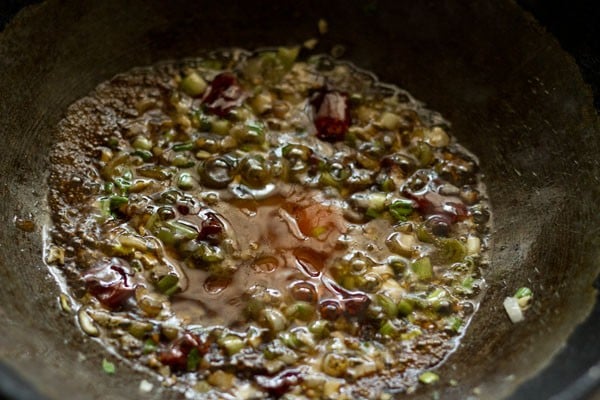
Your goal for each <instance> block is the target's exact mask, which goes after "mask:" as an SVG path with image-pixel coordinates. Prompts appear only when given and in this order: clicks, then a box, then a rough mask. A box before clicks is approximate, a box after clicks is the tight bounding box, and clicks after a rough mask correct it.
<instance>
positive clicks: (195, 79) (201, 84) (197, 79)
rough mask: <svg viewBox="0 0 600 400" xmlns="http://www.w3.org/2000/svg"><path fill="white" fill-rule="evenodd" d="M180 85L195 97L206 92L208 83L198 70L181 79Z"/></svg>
mask: <svg viewBox="0 0 600 400" xmlns="http://www.w3.org/2000/svg"><path fill="white" fill-rule="evenodd" d="M179 87H180V88H181V90H183V91H184V92H185V93H186V94H187V95H189V96H192V97H195V96H199V95H201V94H202V93H204V91H205V90H206V88H207V87H208V85H207V83H206V81H205V80H204V79H202V77H201V76H200V75H198V74H197V73H196V72H192V73H191V74H189V75H187V76H186V77H185V78H183V79H182V80H181V83H180V84H179Z"/></svg>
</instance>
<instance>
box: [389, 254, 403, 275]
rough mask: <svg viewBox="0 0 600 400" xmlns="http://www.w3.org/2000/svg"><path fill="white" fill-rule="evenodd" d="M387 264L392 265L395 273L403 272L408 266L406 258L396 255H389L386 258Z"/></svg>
mask: <svg viewBox="0 0 600 400" xmlns="http://www.w3.org/2000/svg"><path fill="white" fill-rule="evenodd" d="M388 264H389V265H390V267H392V269H393V270H394V272H395V273H396V274H401V273H403V272H404V271H405V270H406V268H407V267H408V262H407V261H406V259H405V258H402V257H398V256H392V257H390V258H389V259H388Z"/></svg>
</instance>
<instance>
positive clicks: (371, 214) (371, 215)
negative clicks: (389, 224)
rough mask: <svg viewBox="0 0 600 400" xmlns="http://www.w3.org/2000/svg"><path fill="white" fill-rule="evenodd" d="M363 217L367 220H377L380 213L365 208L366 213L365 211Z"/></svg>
mask: <svg viewBox="0 0 600 400" xmlns="http://www.w3.org/2000/svg"><path fill="white" fill-rule="evenodd" d="M365 215H366V216H367V217H369V218H377V217H379V216H380V215H381V211H377V210H376V209H374V208H371V207H369V208H367V211H365Z"/></svg>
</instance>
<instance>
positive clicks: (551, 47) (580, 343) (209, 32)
mask: <svg viewBox="0 0 600 400" xmlns="http://www.w3.org/2000/svg"><path fill="white" fill-rule="evenodd" d="M319 18H326V19H327V20H328V21H329V33H328V34H327V35H326V37H325V38H324V40H323V41H322V44H321V46H322V48H323V49H324V50H326V49H329V48H330V47H331V45H333V44H338V43H341V44H343V45H344V46H345V47H346V48H347V52H346V54H345V56H344V57H345V58H347V59H350V60H351V61H353V62H354V63H355V64H357V65H358V66H360V67H362V68H366V69H369V70H372V71H374V72H376V73H377V74H378V75H379V76H380V77H381V79H382V80H384V81H388V82H394V83H397V84H398V85H399V86H401V87H404V88H406V89H408V90H409V91H410V92H411V93H413V94H414V95H415V97H417V98H418V99H421V100H423V101H425V102H426V103H428V105H429V107H430V108H432V109H435V110H438V111H440V112H441V113H442V114H443V115H444V116H445V117H447V118H448V119H449V120H450V121H452V122H453V130H454V133H455V134H456V135H457V136H458V137H459V140H460V141H461V142H462V143H463V144H464V145H466V146H467V147H468V148H469V149H470V150H472V151H473V152H474V153H475V154H477V155H478V156H479V157H480V160H481V165H482V169H483V172H484V173H485V175H486V182H487V184H488V188H489V194H490V197H491V201H492V206H493V209H494V221H495V242H494V248H493V253H492V257H493V262H492V266H491V267H490V268H489V269H488V270H487V271H486V279H487V281H488V283H489V286H490V289H489V292H488V294H487V296H486V298H485V300H484V303H483V304H482V308H481V310H480V312H479V313H478V314H477V315H476V317H475V319H474V321H473V323H472V324H471V326H470V327H469V329H468V331H467V334H466V335H465V338H464V341H463V345H462V346H461V347H460V348H459V350H458V351H457V352H455V353H454V354H453V355H452V356H451V357H450V358H449V360H448V362H447V363H446V364H444V365H443V366H442V367H441V368H440V371H439V373H440V375H441V376H442V377H443V379H442V381H443V383H442V384H440V385H438V386H434V387H433V388H432V387H425V388H421V389H420V390H419V391H417V392H416V393H415V394H413V395H412V396H411V397H415V398H430V397H431V394H432V391H438V392H441V393H443V398H457V399H458V398H465V397H467V396H469V395H473V394H477V395H478V396H479V397H481V398H490V399H495V398H500V397H506V396H510V395H511V393H513V392H514V391H515V390H516V389H517V388H518V387H519V386H520V388H519V389H518V391H517V392H514V395H513V398H530V397H528V396H530V395H531V393H535V395H536V396H537V397H538V398H548V397H550V396H552V395H554V394H557V393H558V392H561V391H563V389H564V388H566V387H568V386H569V385H570V384H572V383H573V382H574V381H575V379H576V378H577V377H578V376H580V375H582V374H583V373H584V372H585V370H586V369H587V368H589V367H591V365H593V364H594V363H595V362H597V361H598V359H599V358H598V357H599V356H600V354H599V353H600V351H599V349H598V345H597V344H595V343H594V342H593V341H592V342H586V341H585V340H586V339H579V340H577V339H575V340H574V339H573V337H575V338H588V339H589V338H594V336H590V335H593V334H594V332H597V331H598V329H599V326H598V318H597V313H596V314H593V316H594V319H588V320H587V321H586V322H585V324H584V325H582V326H581V327H580V328H579V329H578V330H577V332H576V333H575V336H573V337H572V338H571V339H570V340H569V342H567V339H568V337H569V336H570V335H571V334H572V332H573V330H574V329H575V327H576V326H577V324H578V323H580V322H581V321H583V320H585V319H586V317H587V316H588V315H589V314H590V311H591V310H592V309H593V306H594V300H595V290H594V289H593V287H592V283H593V281H594V278H595V277H596V276H597V275H598V270H599V263H598V260H600V258H599V249H600V243H599V242H598V240H599V239H598V228H597V227H598V226H600V225H599V224H598V223H599V222H600V221H599V219H600V212H599V211H600V209H599V206H598V202H597V199H599V198H600V193H599V189H600V185H599V184H598V182H599V181H598V177H599V176H600V172H599V166H598V156H597V154H598V151H599V150H600V127H599V125H598V118H597V114H596V112H595V110H594V108H593V106H592V99H591V94H590V93H589V91H588V89H587V88H586V86H585V85H584V83H583V81H582V80H581V77H580V75H579V72H578V70H577V67H576V66H575V64H574V63H573V61H572V60H571V58H570V57H569V56H568V55H566V54H565V53H564V52H563V51H562V50H561V49H560V47H559V46H558V44H557V43H556V41H555V40H554V39H553V38H552V37H551V36H550V35H548V34H546V33H545V32H544V31H543V30H542V29H540V28H539V26H538V25H537V23H535V21H533V20H532V19H531V18H529V17H528V16H527V15H525V14H524V13H523V12H522V11H521V10H520V9H519V8H518V7H517V6H516V5H515V4H513V3H512V2H510V1H496V2H489V3H488V2H477V1H469V2H454V1H438V2H410V1H389V2H387V1H379V2H375V3H368V4H367V6H365V5H364V4H362V3H360V4H359V3H357V5H354V4H348V2H344V1H331V2H328V4H327V6H326V7H324V6H323V4H322V3H321V2H317V1H307V2H304V3H302V4H298V3H297V2H289V3H288V2H270V3H268V2H256V1H255V2H252V3H248V4H246V3H244V4H239V3H238V4H236V3H235V2H228V1H221V2H218V3H214V2H183V1H171V2H161V1H129V2H120V1H102V2H95V1H91V0H90V1H66V0H63V1H48V2H46V3H44V4H42V5H37V6H33V7H31V8H29V9H26V10H24V11H23V12H22V13H20V14H19V15H18V16H17V18H16V19H15V20H13V21H12V22H11V23H10V24H9V26H8V27H7V29H6V30H5V32H3V33H2V35H1V36H0V76H1V77H2V79H1V80H0V93H1V94H2V96H1V97H0V130H1V135H2V144H3V146H2V147H1V148H0V198H1V199H2V202H0V222H1V223H2V226H3V227H5V228H4V229H3V230H0V279H1V281H2V282H3V284H2V289H1V290H0V321H2V327H3V328H2V335H0V357H1V359H2V361H3V362H4V363H5V364H6V365H7V366H10V367H11V369H13V370H14V371H17V372H18V373H19V374H20V375H21V376H22V377H23V378H24V379H25V380H27V381H28V382H30V383H31V385H32V386H33V387H34V388H35V389H36V390H37V391H39V392H40V393H44V394H45V395H46V396H48V397H49V398H55V399H63V398H78V399H94V398H102V399H104V398H111V399H135V398H155V399H159V398H161V399H170V398H182V395H181V394H178V393H174V392H172V391H167V390H164V391H163V390H162V389H161V390H154V391H153V392H152V394H150V395H142V394H141V393H140V392H139V391H138V386H139V382H140V381H141V380H142V379H144V378H145V379H150V378H148V376H147V375H146V374H145V373H143V372H140V371H136V370H134V369H133V368H131V366H129V365H127V364H125V363H118V373H117V374H116V375H115V376H108V375H106V374H104V373H103V372H102V369H101V367H100V365H101V360H102V358H103V357H108V358H112V356H111V355H109V354H107V353H106V351H105V350H104V349H103V348H102V347H101V346H100V345H99V344H98V343H96V342H95V341H93V340H90V339H89V338H88V337H86V336H85V335H84V334H83V333H82V332H80V331H79V329H78V328H77V327H76V326H75V324H74V322H73V318H72V316H71V315H66V314H64V313H61V311H60V310H59V307H58V302H57V297H58V293H59V290H58V287H57V285H56V284H55V281H54V279H53V278H52V277H51V276H49V275H48V272H47V269H46V268H45V267H44V266H43V265H42V262H41V259H42V227H43V225H44V224H45V223H46V222H47V220H48V215H47V208H46V198H45V196H46V191H45V187H46V175H45V171H46V170H47V163H48V160H47V152H48V149H49V147H50V146H51V145H52V140H53V127H54V126H55V125H56V123H57V122H58V121H59V120H60V118H61V116H62V113H63V112H64V110H65V109H66V107H67V106H68V105H69V104H70V103H72V102H73V101H75V100H76V99H78V98H80V97H82V96H83V95H85V94H86V93H87V92H89V91H90V90H91V89H93V87H94V86H96V85H97V84H98V83H100V82H101V81H103V80H105V79H108V78H110V77H111V76H112V75H114V74H115V73H118V72H122V71H125V70H127V69H129V68H131V67H133V66H137V65H144V64H150V63H153V62H156V61H158V60H163V59H172V58H179V57H186V56H193V55H194V54H197V53H198V52H199V51H200V50H201V49H206V48H219V47H228V46H239V47H244V48H255V47H261V46H267V45H269V46H273V45H285V44H294V43H298V42H302V41H304V40H306V39H308V38H310V37H313V36H315V35H316V34H317V32H316V21H317V20H318V19H319ZM29 214H31V215H32V216H33V218H34V220H35V221H36V230H35V231H34V232H33V233H26V232H22V231H19V230H18V229H17V228H16V227H15V225H14V223H13V221H14V217H15V216H27V215H29ZM520 286H530V287H531V288H532V289H533V291H534V292H535V295H536V298H535V303H534V306H533V307H532V309H530V310H529V311H528V312H527V321H526V322H525V323H522V324H517V325H513V324H511V323H510V322H509V320H508V318H507V317H506V315H505V313H504V310H503V308H502V300H503V299H504V297H505V296H507V295H511V294H512V293H514V290H515V289H516V288H517V287H520ZM577 335H579V336H577ZM566 343H567V344H566ZM561 349H564V351H563V352H562V353H560V355H559V356H558V358H557V360H559V362H561V363H563V364H566V365H569V366H570V367H569V369H570V370H571V369H573V370H576V371H580V373H578V374H576V375H573V376H568V374H561V373H560V370H553V368H556V365H557V364H556V362H555V363H553V364H550V368H549V369H546V370H545V371H543V372H542V373H541V374H538V372H539V371H540V370H542V369H543V368H544V367H545V366H547V365H548V363H550V362H551V361H552V356H553V355H555V354H556V353H558V352H559V350H561ZM569 351H570V352H571V353H569ZM586 356H588V357H587V358H586ZM548 371H558V372H554V373H553V372H550V373H549V372H548ZM536 374H538V375H537V376H536ZM544 374H549V375H547V377H546V378H540V377H543V376H545V375H544ZM450 379H456V380H457V381H458V382H459V385H458V386H456V387H451V386H449V385H447V384H446V383H447V382H448V381H449V380H450ZM540 379H541V380H540ZM545 379H552V382H551V383H547V382H548V381H547V380H545ZM2 380H3V378H1V377H0V382H1V381H2ZM536 380H537V381H536ZM535 382H537V383H535ZM528 385H533V386H530V389H527V388H528ZM0 386H2V385H1V384H0ZM155 386H156V387H158V386H160V385H158V384H156V385H155ZM528 390H529V391H528Z"/></svg>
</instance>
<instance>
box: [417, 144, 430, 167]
mask: <svg viewBox="0 0 600 400" xmlns="http://www.w3.org/2000/svg"><path fill="white" fill-rule="evenodd" d="M412 153H413V155H414V156H415V157H416V158H417V159H418V160H419V163H420V165H421V166H422V167H426V166H428V165H429V164H431V162H432V161H433V160H434V158H435V155H434V154H433V149H432V148H431V146H430V145H429V144H427V143H425V142H419V143H418V144H417V145H416V146H415V147H414V148H413V149H412Z"/></svg>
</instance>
